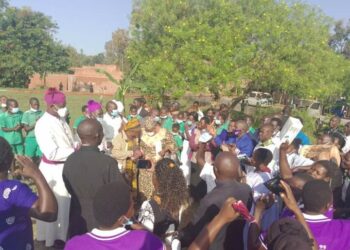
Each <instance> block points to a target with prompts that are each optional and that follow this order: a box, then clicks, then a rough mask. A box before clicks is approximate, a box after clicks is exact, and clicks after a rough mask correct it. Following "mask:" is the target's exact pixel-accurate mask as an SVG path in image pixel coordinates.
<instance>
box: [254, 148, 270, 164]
mask: <svg viewBox="0 0 350 250" xmlns="http://www.w3.org/2000/svg"><path fill="white" fill-rule="evenodd" d="M253 156H254V158H255V157H256V159H255V160H256V161H257V162H260V163H263V164H265V165H268V164H269V163H270V162H271V161H272V158H273V155H272V153H271V151H270V150H268V149H266V148H258V149H257V150H255V151H254V153H253Z"/></svg>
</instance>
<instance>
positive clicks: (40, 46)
mask: <svg viewBox="0 0 350 250" xmlns="http://www.w3.org/2000/svg"><path fill="white" fill-rule="evenodd" d="M56 29H57V25H56V24H55V23H54V22H53V21H52V20H51V19H50V18H49V17H47V16H45V15H44V14H42V13H40V12H35V11H32V10H31V9H29V8H20V9H19V8H14V7H9V6H8V4H7V2H6V1H4V0H1V2H0V75H1V78H0V86H4V87H23V86H25V85H26V83H28V81H29V79H30V77H31V76H32V75H33V74H34V73H35V72H37V73H39V74H40V75H41V76H42V77H45V76H46V74H47V73H48V72H61V71H66V70H67V69H68V67H69V61H68V54H67V51H66V50H65V48H64V47H63V46H62V45H61V44H60V43H59V42H57V41H56V40H54V38H53V34H54V32H55V31H56Z"/></svg>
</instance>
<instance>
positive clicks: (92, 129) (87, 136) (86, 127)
mask: <svg viewBox="0 0 350 250" xmlns="http://www.w3.org/2000/svg"><path fill="white" fill-rule="evenodd" d="M77 132H78V135H79V138H80V139H81V142H82V143H83V144H88V145H90V146H98V145H100V144H101V141H102V137H103V128H102V125H101V123H99V122H98V121H97V120H96V119H85V120H84V121H82V122H81V123H80V125H79V126H78V130H77Z"/></svg>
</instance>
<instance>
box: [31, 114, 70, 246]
mask: <svg viewBox="0 0 350 250" xmlns="http://www.w3.org/2000/svg"><path fill="white" fill-rule="evenodd" d="M35 136H36V139H37V141H38V144H39V147H40V150H41V152H42V153H43V157H45V158H46V159H47V160H42V161H41V162H40V166H39V169H40V170H41V172H42V174H43V175H44V177H45V179H46V181H47V182H48V184H49V186H50V187H51V189H52V191H53V193H54V194H55V197H56V199H57V203H58V216H57V221H56V222H52V223H48V222H43V221H40V220H37V240H38V241H46V243H45V244H46V246H47V247H49V246H52V245H53V244H54V242H55V240H63V241H66V239H67V231H68V224H69V206H70V195H69V193H68V191H67V189H66V187H65V184H64V182H63V178H62V171H63V165H64V162H65V161H66V159H67V157H68V156H69V155H70V154H72V153H73V152H74V139H73V135H72V132H71V130H70V127H69V126H68V124H67V123H66V122H65V121H64V120H63V119H60V118H57V117H55V116H53V115H51V114H49V113H47V112H46V113H45V114H44V115H43V116H42V117H41V118H40V119H39V120H38V122H37V123H36V125H35Z"/></svg>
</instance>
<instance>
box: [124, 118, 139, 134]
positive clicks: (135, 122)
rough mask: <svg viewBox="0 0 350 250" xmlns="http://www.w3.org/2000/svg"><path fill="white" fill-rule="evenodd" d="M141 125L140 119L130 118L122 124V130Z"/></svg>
mask: <svg viewBox="0 0 350 250" xmlns="http://www.w3.org/2000/svg"><path fill="white" fill-rule="evenodd" d="M140 126H141V124H140V121H139V120H138V119H131V120H130V121H128V122H127V123H126V124H125V126H124V130H125V131H128V130H130V129H134V128H139V127H140Z"/></svg>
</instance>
